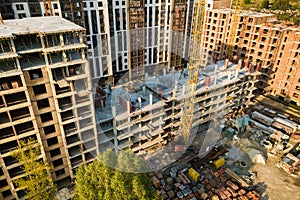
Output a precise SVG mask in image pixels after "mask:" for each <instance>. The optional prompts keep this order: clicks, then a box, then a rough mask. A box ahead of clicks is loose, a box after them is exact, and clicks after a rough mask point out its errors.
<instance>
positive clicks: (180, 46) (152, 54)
mask: <svg viewBox="0 0 300 200" xmlns="http://www.w3.org/2000/svg"><path fill="white" fill-rule="evenodd" d="M192 5H193V1H185V0H126V1H125V0H117V1H111V2H110V3H109V6H108V10H109V21H110V34H111V37H112V45H111V46H112V54H113V55H112V57H113V58H114V59H112V61H113V62H112V65H113V69H114V75H116V76H117V74H118V73H122V72H127V71H128V70H129V75H130V76H131V79H133V78H132V77H134V76H139V77H143V74H144V72H145V69H150V70H155V69H156V68H157V67H158V68H159V67H164V66H169V68H170V67H173V66H175V67H177V66H178V67H179V68H182V66H183V62H182V60H183V59H184V57H185V55H188V51H187V50H188V49H189V44H188V42H189V37H190V25H191V20H192V18H191V17H190V16H191V13H192V10H193V9H192ZM173 22H174V23H173ZM172 36H173V37H172ZM171 57H172V60H173V61H172V62H171V60H170V59H171ZM169 62H171V63H169Z"/></svg>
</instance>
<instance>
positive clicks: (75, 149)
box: [68, 145, 81, 158]
mask: <svg viewBox="0 0 300 200" xmlns="http://www.w3.org/2000/svg"><path fill="white" fill-rule="evenodd" d="M68 152H69V156H70V157H71V158H74V157H76V156H79V155H81V151H80V147H79V145H78V146H75V147H71V148H69V149H68Z"/></svg>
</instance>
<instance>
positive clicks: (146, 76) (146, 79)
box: [145, 73, 148, 82]
mask: <svg viewBox="0 0 300 200" xmlns="http://www.w3.org/2000/svg"><path fill="white" fill-rule="evenodd" d="M147 81H148V73H145V82H147Z"/></svg>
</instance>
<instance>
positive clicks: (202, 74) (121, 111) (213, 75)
mask: <svg viewBox="0 0 300 200" xmlns="http://www.w3.org/2000/svg"><path fill="white" fill-rule="evenodd" d="M224 64H225V62H224V61H218V62H217V63H216V64H212V65H208V66H206V67H205V68H204V69H203V70H199V74H198V84H197V89H196V90H197V91H196V93H197V94H198V93H202V92H206V91H211V90H214V89H216V88H220V87H224V86H226V85H228V84H230V83H233V82H235V81H237V80H238V79H240V78H242V77H243V76H245V75H247V74H249V72H248V68H242V69H238V65H237V64H233V63H231V62H229V64H228V67H225V66H224ZM254 73H257V72H254ZM187 77H188V70H184V71H179V72H176V71H173V72H172V71H171V72H167V71H166V69H165V70H164V72H163V74H162V75H159V76H152V77H147V80H145V81H137V82H129V83H127V84H121V85H118V86H116V87H115V88H113V90H112V93H111V94H110V95H107V100H106V107H105V108H104V109H103V110H102V111H101V109H96V115H97V121H98V122H100V121H105V120H107V119H111V118H112V117H113V115H112V110H111V106H113V107H116V116H117V119H119V120H121V119H124V118H127V117H128V116H129V115H130V114H129V113H128V112H127V111H126V105H125V104H124V103H125V102H127V101H128V102H130V104H131V106H132V107H131V109H132V111H138V110H140V111H148V110H150V109H151V110H153V109H155V108H160V107H163V106H164V104H165V101H168V100H169V99H170V98H172V96H173V95H175V97H176V98H177V99H178V100H182V99H183V98H184V97H185V92H184V91H185V89H184V87H186V85H187ZM207 78H209V79H210V80H209V81H208V80H207ZM109 93H110V92H108V91H107V94H109ZM150 94H152V97H151V98H152V100H150V99H149V95H150ZM121 98H122V99H123V100H124V102H121V101H122V100H121ZM162 99H164V100H165V101H161V100H162ZM150 102H151V103H150Z"/></svg>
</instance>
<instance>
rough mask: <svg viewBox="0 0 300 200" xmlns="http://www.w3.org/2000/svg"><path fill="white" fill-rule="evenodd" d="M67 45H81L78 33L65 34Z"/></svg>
mask: <svg viewBox="0 0 300 200" xmlns="http://www.w3.org/2000/svg"><path fill="white" fill-rule="evenodd" d="M63 38H64V43H65V45H73V44H79V43H80V40H79V34H78V32H65V33H63Z"/></svg>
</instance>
